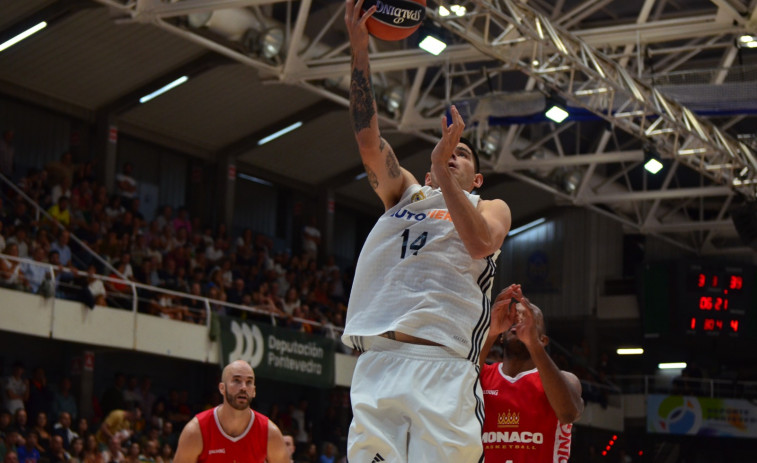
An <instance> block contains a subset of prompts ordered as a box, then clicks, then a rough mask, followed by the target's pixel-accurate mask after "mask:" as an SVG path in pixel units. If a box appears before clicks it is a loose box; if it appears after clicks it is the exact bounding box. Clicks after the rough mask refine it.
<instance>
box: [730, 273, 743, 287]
mask: <svg viewBox="0 0 757 463" xmlns="http://www.w3.org/2000/svg"><path fill="white" fill-rule="evenodd" d="M743 285H744V278H743V277H741V276H739V275H731V278H730V281H729V282H728V288H730V289H741V288H742V286H743Z"/></svg>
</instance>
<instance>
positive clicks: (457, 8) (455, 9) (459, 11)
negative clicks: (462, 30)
mask: <svg viewBox="0 0 757 463" xmlns="http://www.w3.org/2000/svg"><path fill="white" fill-rule="evenodd" d="M467 12H468V10H467V9H466V8H465V7H464V6H462V5H451V6H450V7H449V10H448V9H447V8H445V7H443V6H440V7H439V10H438V13H439V16H441V17H446V16H449V15H450V14H452V13H454V14H455V16H465V13H467Z"/></svg>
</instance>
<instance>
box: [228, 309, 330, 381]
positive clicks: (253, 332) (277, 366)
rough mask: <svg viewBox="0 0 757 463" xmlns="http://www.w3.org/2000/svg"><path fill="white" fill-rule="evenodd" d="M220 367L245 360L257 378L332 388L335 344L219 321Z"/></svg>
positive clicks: (242, 322) (246, 323) (251, 324)
mask: <svg viewBox="0 0 757 463" xmlns="http://www.w3.org/2000/svg"><path fill="white" fill-rule="evenodd" d="M220 321H221V354H222V357H221V358H222V362H221V363H222V364H223V365H226V364H228V363H230V362H233V361H234V360H246V361H247V362H249V363H250V365H252V368H253V369H254V370H255V375H256V376H258V377H260V378H269V379H275V380H278V381H285V382H289V383H297V384H304V385H308V386H316V387H324V388H327V387H331V386H333V385H334V341H333V340H331V339H328V338H324V337H320V336H314V335H310V334H305V333H300V332H297V331H292V330H289V329H284V328H276V327H274V326H270V325H265V324H261V323H254V322H251V321H246V320H237V319H234V318H230V317H220Z"/></svg>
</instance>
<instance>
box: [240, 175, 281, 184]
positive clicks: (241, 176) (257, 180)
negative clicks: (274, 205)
mask: <svg viewBox="0 0 757 463" xmlns="http://www.w3.org/2000/svg"><path fill="white" fill-rule="evenodd" d="M239 178H243V179H245V180H249V181H251V182H253V183H259V184H260V185H265V186H273V183H271V182H269V181H268V180H263V179H262V178H258V177H253V176H252V175H247V174H239Z"/></svg>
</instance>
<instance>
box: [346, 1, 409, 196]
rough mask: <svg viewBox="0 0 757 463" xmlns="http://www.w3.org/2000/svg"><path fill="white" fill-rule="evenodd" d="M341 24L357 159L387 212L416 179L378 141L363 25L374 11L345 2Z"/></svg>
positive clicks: (388, 148) (389, 148) (357, 4)
mask: <svg viewBox="0 0 757 463" xmlns="http://www.w3.org/2000/svg"><path fill="white" fill-rule="evenodd" d="M346 3H347V4H346V8H345V13H344V21H345V23H346V25H347V31H348V32H349V36H350V44H351V47H352V70H351V74H350V79H351V80H350V119H351V120H352V130H353V131H354V132H355V138H356V139H357V143H358V148H359V150H360V157H361V158H362V160H363V166H364V167H365V172H366V173H367V174H368V181H369V182H370V185H371V187H372V188H373V189H374V190H375V191H376V194H377V195H378V196H379V198H381V201H382V202H383V203H384V207H385V208H386V209H389V208H391V207H392V206H394V205H395V204H396V203H397V201H399V199H400V197H401V196H402V193H403V192H404V191H405V189H407V187H408V186H410V185H411V184H412V183H417V181H416V180H415V178H414V177H413V176H412V174H410V173H409V172H408V171H406V170H405V169H403V168H401V167H400V165H399V162H398V161H397V156H396V155H395V154H394V150H392V147H391V146H389V143H387V141H386V140H384V139H383V138H381V133H380V132H379V124H378V109H377V106H376V99H375V96H374V94H373V85H372V83H371V69H370V61H369V55H368V28H367V27H366V25H365V22H366V21H367V20H368V18H369V17H370V16H371V15H372V14H373V13H374V12H375V11H376V6H375V5H374V6H372V7H371V8H369V9H368V10H367V11H366V12H365V13H363V11H362V6H363V0H357V1H356V2H355V1H354V0H346Z"/></svg>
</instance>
